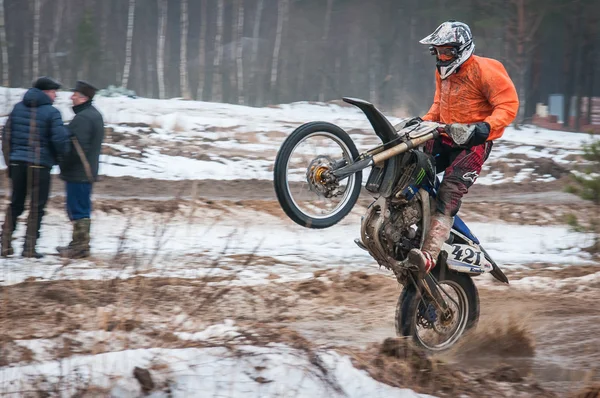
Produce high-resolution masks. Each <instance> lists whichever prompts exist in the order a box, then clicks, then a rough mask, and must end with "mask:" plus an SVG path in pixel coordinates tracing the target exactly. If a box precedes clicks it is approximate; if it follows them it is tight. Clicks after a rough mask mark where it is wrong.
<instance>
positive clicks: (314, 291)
mask: <svg viewBox="0 0 600 398" xmlns="http://www.w3.org/2000/svg"><path fill="white" fill-rule="evenodd" d="M295 290H296V291H297V292H298V293H300V294H301V295H302V296H320V295H322V294H323V293H325V292H326V291H327V290H329V287H328V286H327V284H326V283H325V282H323V281H321V280H318V279H308V280H305V281H302V282H300V283H299V284H298V286H297V287H296V288H295Z"/></svg>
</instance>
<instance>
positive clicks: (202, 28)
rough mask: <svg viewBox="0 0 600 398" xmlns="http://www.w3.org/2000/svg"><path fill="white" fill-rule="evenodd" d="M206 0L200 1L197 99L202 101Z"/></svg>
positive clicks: (206, 19) (204, 64) (204, 65)
mask: <svg viewBox="0 0 600 398" xmlns="http://www.w3.org/2000/svg"><path fill="white" fill-rule="evenodd" d="M207 21H208V18H207V7H206V0H200V50H199V53H198V67H199V72H198V90H197V92H196V99H198V100H199V101H202V99H203V92H204V75H205V72H206V71H205V67H206V30H207Z"/></svg>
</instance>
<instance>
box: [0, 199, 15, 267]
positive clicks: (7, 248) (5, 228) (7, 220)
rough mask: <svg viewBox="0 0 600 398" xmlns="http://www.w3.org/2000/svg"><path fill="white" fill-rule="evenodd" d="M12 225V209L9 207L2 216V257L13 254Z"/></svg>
mask: <svg viewBox="0 0 600 398" xmlns="http://www.w3.org/2000/svg"><path fill="white" fill-rule="evenodd" d="M13 228H14V223H13V220H12V209H11V207H10V205H9V206H8V207H7V208H6V213H5V216H4V224H2V253H1V254H2V257H6V256H11V255H13V254H14V250H13V248H12V235H13Z"/></svg>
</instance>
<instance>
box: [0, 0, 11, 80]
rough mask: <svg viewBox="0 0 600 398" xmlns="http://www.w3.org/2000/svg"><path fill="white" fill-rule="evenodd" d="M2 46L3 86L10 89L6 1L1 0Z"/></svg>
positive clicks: (0, 25) (0, 30)
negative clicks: (5, 23) (5, 14)
mask: <svg viewBox="0 0 600 398" xmlns="http://www.w3.org/2000/svg"><path fill="white" fill-rule="evenodd" d="M0 46H2V85H3V86H5V87H8V86H9V84H10V81H9V79H8V46H7V44H6V26H5V25H4V0H0Z"/></svg>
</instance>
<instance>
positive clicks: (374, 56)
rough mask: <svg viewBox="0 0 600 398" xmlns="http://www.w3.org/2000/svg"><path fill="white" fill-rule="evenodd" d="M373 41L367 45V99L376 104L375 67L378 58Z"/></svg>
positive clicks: (376, 47) (376, 48)
mask: <svg viewBox="0 0 600 398" xmlns="http://www.w3.org/2000/svg"><path fill="white" fill-rule="evenodd" d="M373 40H374V39H371V42H370V43H369V44H370V45H369V47H370V48H369V50H370V51H369V60H370V61H369V98H370V100H371V101H372V102H374V103H376V102H377V98H378V91H377V66H378V64H379V62H378V61H379V57H378V53H377V51H378V49H379V48H378V46H377V44H376V43H374V42H373Z"/></svg>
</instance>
